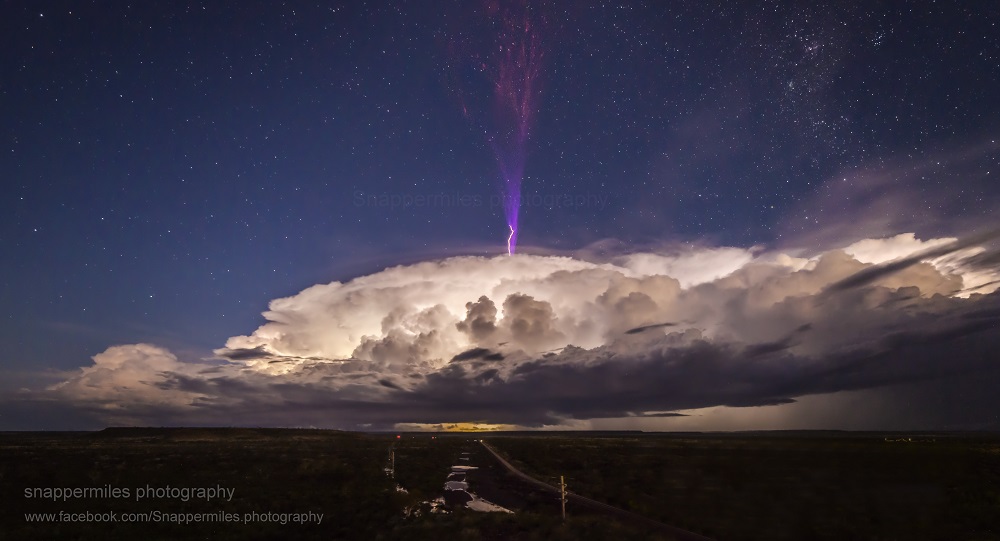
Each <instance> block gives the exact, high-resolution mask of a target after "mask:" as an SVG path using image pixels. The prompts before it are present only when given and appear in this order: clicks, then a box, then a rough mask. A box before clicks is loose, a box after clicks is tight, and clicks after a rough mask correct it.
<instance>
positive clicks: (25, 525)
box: [0, 428, 1000, 541]
mask: <svg viewBox="0 0 1000 541" xmlns="http://www.w3.org/2000/svg"><path fill="white" fill-rule="evenodd" d="M480 438H482V439H485V440H486V441H488V442H489V443H490V444H491V445H492V446H493V448H495V449H496V450H497V451H498V452H500V453H501V454H502V455H504V456H505V457H506V458H507V460H509V461H510V462H511V463H512V464H514V465H515V466H516V467H517V468H519V469H520V470H522V471H523V472H525V473H527V474H529V475H532V476H534V477H537V478H538V479H541V480H543V481H546V482H549V483H554V484H555V483H558V477H559V475H565V476H566V478H567V484H568V486H569V488H570V490H572V491H574V492H576V493H578V494H581V495H583V496H587V497H589V498H592V499H594V500H597V501H600V502H604V503H607V504H610V505H613V506H616V507H620V508H622V509H626V510H629V511H632V512H635V513H639V514H641V515H643V516H646V517H649V518H651V519H654V520H657V521H660V522H663V523H666V524H670V525H674V526H678V527H681V528H684V529H686V530H690V531H693V532H697V533H699V534H702V535H707V536H710V537H713V538H715V539H719V540H722V541H727V540H744V539H746V540H749V539H1000V438H997V437H995V436H991V435H976V434H958V435H956V434H938V435H930V434H921V435H905V434H893V435H883V434H853V433H768V434H725V435H701V434H641V433H603V434H601V433H544V434H539V433H507V434H496V433H491V434H402V435H401V437H399V438H397V437H396V435H395V434H392V435H389V434H356V433H345V432H337V431H326V430H285V429H188V428H177V429H108V430H105V431H101V432H89V433H83V432H80V433H0V499H2V501H3V502H4V509H3V512H2V514H0V539H52V538H59V539H111V540H114V539H145V540H152V539H196V538H197V539H206V538H210V539H288V538H295V539H348V540H350V539H366V540H367V539H435V540H440V539H449V540H450V539H457V540H464V539H469V540H473V539H491V540H502V539H524V540H531V539H538V540H576V539H594V540H600V539H622V540H627V539H642V540H647V539H669V538H668V537H664V535H663V534H662V533H659V532H655V531H651V530H649V529H644V528H643V527H642V526H641V525H638V524H635V523H628V522H623V521H620V520H616V519H615V518H614V517H613V516H610V515H608V514H602V513H600V512H595V511H588V510H586V509H583V508H580V507H579V506H574V505H573V503H572V502H570V504H569V505H568V506H567V510H568V514H569V519H568V520H567V521H566V522H565V523H564V522H563V521H562V520H561V519H560V518H559V502H558V501H557V500H556V498H554V497H553V495H552V494H551V493H547V492H545V491H543V490H540V489H538V488H537V487H533V486H531V485H529V484H527V483H525V482H523V481H521V480H519V479H517V478H515V477H513V476H512V475H511V474H509V473H508V472H507V471H506V470H505V469H504V468H503V467H502V466H501V465H500V464H499V463H498V462H497V461H496V460H495V459H494V458H493V457H492V456H491V455H490V454H489V453H488V451H486V449H485V448H484V447H483V446H482V445H480V444H479V443H478V442H477V439H480ZM390 450H391V451H392V452H393V454H394V455H395V470H394V472H393V475H392V476H390V475H388V474H387V472H386V468H387V467H388V466H389V465H390V460H389V456H390ZM456 465H468V466H472V467H474V468H476V469H472V470H470V471H469V472H468V473H467V475H466V476H465V481H466V482H468V490H469V491H470V492H472V493H474V494H476V495H477V496H478V497H479V498H482V499H485V500H488V501H489V502H492V503H493V504H496V505H499V506H502V507H505V508H507V509H510V510H512V511H514V513H513V514H508V513H482V512H476V511H473V510H469V509H466V508H465V507H464V505H463V503H462V502H461V499H458V500H456V499H455V498H454V497H452V498H450V499H451V500H452V501H451V502H450V503H452V506H451V507H450V509H449V508H447V507H446V508H445V510H446V511H448V512H445V513H441V512H436V511H438V510H440V506H438V505H437V504H434V503H433V502H434V500H438V499H440V500H444V499H445V498H443V496H444V495H445V492H444V488H443V485H444V482H445V480H446V478H447V477H448V475H449V472H450V471H451V469H452V467H453V466H456ZM397 486H398V487H401V488H404V489H405V492H404V491H400V490H399V489H398V488H397ZM88 487H89V488H98V489H104V490H106V491H109V490H111V489H119V491H121V490H124V489H128V490H129V494H128V496H127V497H121V496H112V495H105V494H96V495H95V494H90V495H88V496H70V497H68V498H67V497H65V496H63V497H58V498H56V497H53V496H51V495H48V496H47V495H44V494H42V493H39V492H33V493H32V494H31V496H30V497H29V496H28V495H27V494H26V493H25V490H26V489H28V491H29V492H32V491H39V490H44V489H46V488H49V489H52V488H60V489H62V488H69V489H74V488H88ZM165 487H171V488H174V489H179V488H189V489H197V488H222V489H226V490H232V491H233V493H232V494H233V496H232V498H231V499H227V498H226V497H213V498H205V497H201V498H199V497H195V496H194V495H193V494H194V493H193V492H192V494H191V497H189V498H188V500H187V501H183V499H182V498H180V497H178V496H176V495H175V496H171V495H169V494H163V495H158V496H156V495H154V496H144V497H142V498H137V491H138V489H140V488H143V489H145V488H152V489H156V488H165ZM452 496H454V495H452ZM60 512H63V513H72V514H78V513H84V514H86V513H88V512H89V513H92V514H100V513H105V514H106V513H115V514H116V515H115V516H116V519H117V520H116V521H113V522H108V521H95V520H89V521H88V520H82V521H79V520H78V521H74V522H67V521H66V520H61V519H58V518H55V517H54V516H49V517H47V518H46V517H45V515H44V514H46V513H54V514H58V513H60ZM154 512H158V513H159V514H160V515H159V518H158V519H157V520H145V521H140V522H124V521H122V520H121V519H122V517H123V516H124V515H125V514H136V513H138V514H145V515H150V514H151V513H154ZM254 513H256V515H253V514H254ZM310 513H311V514H312V515H309V514H310ZM319 514H322V515H323V518H322V521H321V522H319V523H317V521H316V520H315V517H316V516H318V515H319ZM26 515H35V518H34V520H29V519H28V517H27V516H26ZM198 515H201V516H200V518H199V520H200V522H192V521H191V520H193V517H195V516H198ZM185 516H186V517H189V519H191V520H188V521H187V523H178V522H177V520H176V518H177V517H185ZM39 517H40V518H39ZM219 517H223V519H219ZM248 517H249V519H248ZM295 517H300V518H301V519H303V520H305V519H310V517H312V519H310V520H306V521H305V523H298V522H295ZM131 518H133V519H134V518H135V516H134V515H132V517H131ZM281 520H284V521H285V524H282V523H280V521H281Z"/></svg>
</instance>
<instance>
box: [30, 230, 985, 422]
mask: <svg viewBox="0 0 1000 541" xmlns="http://www.w3.org/2000/svg"><path fill="white" fill-rule="evenodd" d="M989 240H990V239H989V238H985V237H984V238H982V239H979V241H983V242H984V243H985V242H986V241H989ZM991 254H993V252H990V251H988V250H987V249H986V248H985V247H983V246H981V245H980V244H979V243H970V242H959V241H956V239H931V240H928V241H921V240H919V239H917V238H916V237H915V236H914V235H912V234H907V235H900V236H896V237H891V238H885V239H867V240H862V241H859V242H856V243H854V244H851V245H849V246H846V247H844V248H843V249H838V250H830V251H826V252H823V253H819V254H814V255H809V256H803V255H801V254H797V255H789V254H785V253H767V252H764V253H760V252H759V251H756V250H746V249H740V248H688V249H686V250H683V251H678V252H674V253H642V254H630V255H626V256H622V257H618V258H616V259H613V260H611V261H609V262H605V263H593V262H589V261H585V260H582V259H578V258H573V257H552V256H537V255H517V256H506V255H504V256H498V257H452V258H448V259H443V260H439V261H427V262H423V263H418V264H414V265H406V266H399V267H393V268H388V269H385V270H383V271H381V272H378V273H375V274H372V275H368V276H363V277H359V278H356V279H354V280H351V281H348V282H345V283H340V282H334V283H330V284H323V285H316V286H313V287H310V288H308V289H305V290H304V291H302V292H300V293H298V294H297V295H294V296H291V297H288V298H283V299H277V300H274V301H272V302H271V304H270V307H269V310H268V311H267V312H265V313H264V317H265V318H266V319H267V322H266V323H265V324H264V325H262V326H261V327H260V328H258V329H256V330H255V331H254V332H252V333H250V334H248V335H245V336H235V337H232V338H230V339H229V340H228V341H227V342H226V344H225V347H222V348H220V349H218V350H216V352H215V353H216V355H217V357H216V358H213V359H199V360H190V361H183V360H179V359H178V358H177V357H176V356H174V355H173V354H172V353H171V352H169V351H167V350H165V349H163V348H160V347H157V346H153V345H147V344H134V345H124V346H115V347H112V348H109V349H108V350H107V351H105V352H103V353H101V354H99V355H97V356H95V357H94V359H93V361H94V362H93V364H92V365H90V366H87V367H84V368H81V369H80V370H79V372H77V373H76V374H73V375H71V376H70V377H68V378H67V379H66V380H65V381H63V382H62V383H59V384H58V385H55V386H53V387H50V388H49V389H47V390H45V391H38V392H34V393H32V394H31V396H30V398H31V399H32V400H46V401H50V402H53V401H54V402H59V403H64V404H68V405H71V406H73V407H74V408H77V409H85V410H88V411H92V412H93V413H94V414H95V415H98V416H100V417H101V418H103V419H107V420H110V421H116V422H132V423H143V422H151V420H155V421H156V422H162V423H210V424H217V423H226V424H235V423H240V424H248V423H249V424H283V425H289V424H299V425H308V424H323V425H326V426H342V427H355V426H359V425H364V426H380V425H383V426H389V425H394V424H396V423H459V422H489V423H504V424H513V425H521V426H531V425H535V426H537V425H552V424H559V423H563V422H572V421H573V420H579V419H593V418H607V417H663V418H669V417H670V416H671V415H669V414H670V412H676V411H678V410H689V409H693V408H703V407H710V406H734V407H745V406H760V405H770V404H785V403H790V402H793V401H794V400H795V399H796V398H798V397H802V396H807V395H813V394H821V393H831V392H837V391H844V390H856V389H870V388H877V387H880V386H885V385H893V384H898V383H905V382H912V381H927V380H932V379H934V378H939V377H942V376H947V375H952V374H955V375H957V374H969V373H975V372H976V371H978V370H993V369H996V368H997V358H996V356H995V351H998V349H997V347H998V346H1000V332H998V327H1000V292H995V290H996V289H997V287H1000V284H998V283H997V282H996V280H997V279H998V272H997V266H996V265H995V264H991V263H990V262H991V261H993V263H995V261H994V260H995V259H996V258H995V257H993V256H991ZM991 257H992V259H991ZM991 283H992V285H991ZM970 285H974V286H975V287H974V288H970ZM959 350H960V351H961V352H962V354H961V355H956V354H955V352H956V351H959Z"/></svg>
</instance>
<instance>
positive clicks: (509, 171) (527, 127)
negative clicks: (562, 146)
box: [487, 5, 543, 253]
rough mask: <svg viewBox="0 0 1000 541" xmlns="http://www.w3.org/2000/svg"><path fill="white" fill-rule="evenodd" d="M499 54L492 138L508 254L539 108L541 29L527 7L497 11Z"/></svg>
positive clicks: (513, 241)
mask: <svg viewBox="0 0 1000 541" xmlns="http://www.w3.org/2000/svg"><path fill="white" fill-rule="evenodd" d="M494 17H497V18H499V25H500V31H499V33H498V34H497V44H496V45H497V47H496V53H495V55H494V56H493V61H494V62H493V64H494V65H493V66H492V73H493V75H494V79H493V98H494V110H493V114H494V119H495V120H496V122H495V126H496V129H495V130H494V131H493V132H492V133H490V132H487V137H488V138H489V141H490V146H491V147H492V149H493V153H494V155H495V156H496V159H497V165H498V166H499V168H500V175H501V181H502V182H503V196H504V216H505V217H506V218H507V225H508V226H509V227H510V230H511V235H510V238H509V240H508V246H509V248H508V251H509V252H510V253H514V251H515V250H516V247H517V231H518V227H517V218H518V213H519V210H520V203H521V180H522V179H523V178H524V165H525V161H526V157H527V156H526V154H527V152H526V146H527V142H528V137H529V136H530V134H531V126H532V122H533V120H534V115H535V111H536V110H537V105H538V98H539V90H540V89H539V84H538V76H539V72H540V71H541V63H542V56H543V55H542V48H541V43H540V39H539V36H538V31H537V29H536V26H535V25H534V24H532V20H531V13H530V12H529V10H528V8H527V6H522V5H518V6H514V7H511V8H509V9H507V10H504V9H503V8H498V9H497V10H496V12H495V14H494Z"/></svg>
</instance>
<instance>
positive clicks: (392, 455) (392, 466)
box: [389, 449, 396, 479]
mask: <svg viewBox="0 0 1000 541" xmlns="http://www.w3.org/2000/svg"><path fill="white" fill-rule="evenodd" d="M389 475H391V476H392V478H393V479H395V478H396V451H395V450H394V449H389Z"/></svg>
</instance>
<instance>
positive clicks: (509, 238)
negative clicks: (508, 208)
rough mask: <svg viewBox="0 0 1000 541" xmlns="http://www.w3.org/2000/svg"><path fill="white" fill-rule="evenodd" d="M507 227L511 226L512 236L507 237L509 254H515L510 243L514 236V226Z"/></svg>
mask: <svg viewBox="0 0 1000 541" xmlns="http://www.w3.org/2000/svg"><path fill="white" fill-rule="evenodd" d="M507 227H509V228H510V236H509V237H507V255H513V254H514V249H513V247H512V246H511V245H510V241H511V239H513V238H514V226H512V225H508V226H507Z"/></svg>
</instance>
